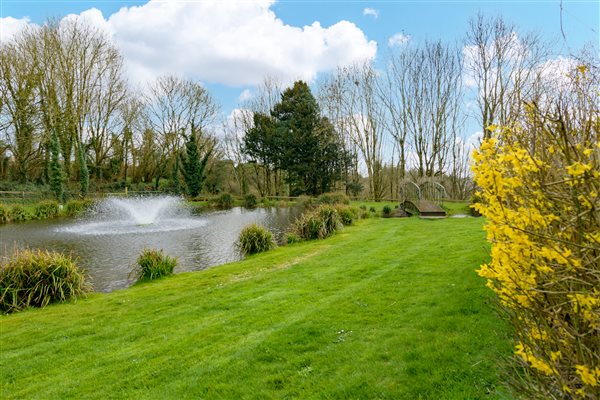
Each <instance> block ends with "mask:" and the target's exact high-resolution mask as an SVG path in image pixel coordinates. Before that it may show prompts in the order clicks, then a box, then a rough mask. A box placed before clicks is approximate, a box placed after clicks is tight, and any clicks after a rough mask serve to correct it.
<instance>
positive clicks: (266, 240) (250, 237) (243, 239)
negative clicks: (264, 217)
mask: <svg viewBox="0 0 600 400" xmlns="http://www.w3.org/2000/svg"><path fill="white" fill-rule="evenodd" d="M238 246H239V248H240V250H241V251H242V253H244V254H245V255H250V254H256V253H262V252H263V251H267V250H271V249H272V248H275V247H276V245H275V242H274V241H273V234H272V233H271V232H269V231H268V230H267V229H266V228H265V227H263V226H260V225H257V224H252V225H248V226H246V227H245V228H244V229H242V231H241V232H240V236H239V238H238Z"/></svg>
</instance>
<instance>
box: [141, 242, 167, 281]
mask: <svg viewBox="0 0 600 400" xmlns="http://www.w3.org/2000/svg"><path fill="white" fill-rule="evenodd" d="M176 265H177V258H173V257H169V256H167V255H166V254H164V253H163V251H162V250H154V249H144V251H142V254H140V256H139V257H138V259H137V267H136V268H135V269H134V270H133V273H134V274H135V275H137V281H138V282H140V281H151V280H154V279H159V278H162V277H164V276H168V275H172V274H173V269H175V266H176Z"/></svg>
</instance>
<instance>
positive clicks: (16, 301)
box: [0, 250, 90, 312]
mask: <svg viewBox="0 0 600 400" xmlns="http://www.w3.org/2000/svg"><path fill="white" fill-rule="evenodd" d="M89 289H90V287H89V285H88V284H87V283H86V282H85V277H84V274H83V273H82V272H81V271H80V270H79V268H78V267H77V265H76V263H75V261H73V259H72V258H71V257H69V256H66V255H63V254H61V253H56V252H49V251H42V250H22V251H15V253H14V254H13V255H12V256H11V258H10V259H9V260H8V261H7V262H6V263H5V264H2V266H0V309H1V310H2V311H3V312H13V311H19V310H22V309H23V308H26V307H45V306H46V305H48V304H50V303H57V302H64V301H66V300H68V299H70V298H72V297H77V296H79V295H81V294H83V293H85V292H86V291H88V290H89Z"/></svg>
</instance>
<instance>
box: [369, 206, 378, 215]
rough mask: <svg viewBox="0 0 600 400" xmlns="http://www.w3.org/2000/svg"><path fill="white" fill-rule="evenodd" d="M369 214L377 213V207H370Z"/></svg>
mask: <svg viewBox="0 0 600 400" xmlns="http://www.w3.org/2000/svg"><path fill="white" fill-rule="evenodd" d="M369 212H372V213H376V212H377V211H376V210H375V207H373V206H371V207H369Z"/></svg>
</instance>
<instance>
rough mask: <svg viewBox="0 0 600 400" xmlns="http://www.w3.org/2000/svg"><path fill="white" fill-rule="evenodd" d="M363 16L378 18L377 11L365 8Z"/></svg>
mask: <svg viewBox="0 0 600 400" xmlns="http://www.w3.org/2000/svg"><path fill="white" fill-rule="evenodd" d="M363 15H366V16H371V17H373V18H375V19H377V18H378V17H379V10H376V9H374V8H370V7H367V8H365V9H364V10H363Z"/></svg>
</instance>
